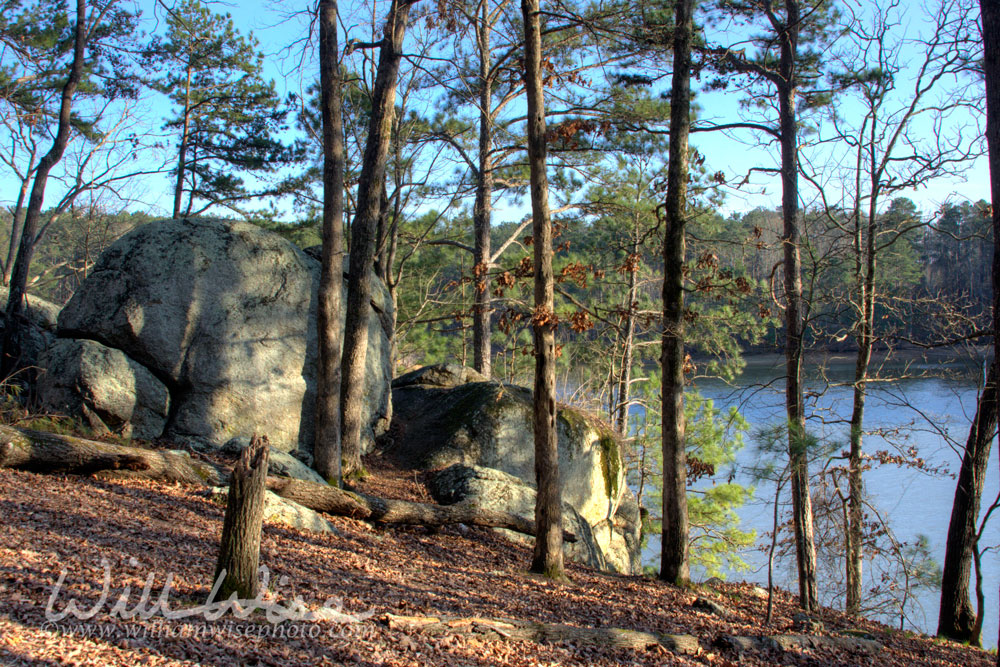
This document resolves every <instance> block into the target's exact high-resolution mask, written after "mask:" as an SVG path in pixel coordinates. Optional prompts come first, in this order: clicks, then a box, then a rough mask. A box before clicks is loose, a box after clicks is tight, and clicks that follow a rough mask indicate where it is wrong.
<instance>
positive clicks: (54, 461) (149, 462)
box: [0, 425, 577, 542]
mask: <svg viewBox="0 0 1000 667" xmlns="http://www.w3.org/2000/svg"><path fill="white" fill-rule="evenodd" d="M0 468H12V469H17V470H27V471H31V472H39V473H54V474H80V475H90V474H94V473H104V474H110V475H113V476H121V477H137V478H142V479H151V480H157V481H163V482H168V483H177V482H181V483H184V484H191V485H194V486H205V485H208V486H221V485H224V484H226V483H227V481H226V480H227V477H228V471H227V470H224V469H222V468H219V467H217V466H215V465H212V464H210V463H205V462H203V461H197V460H195V459H192V458H191V457H190V456H189V455H188V454H187V453H184V452H176V451H168V450H151V449H140V448H138V447H123V446H121V445H112V444H108V443H105V442H96V441H94V440H85V439H83V438H75V437H72V436H66V435H58V434H54V433H44V432H42V431H31V430H28V429H18V428H12V427H10V426H2V425H0ZM267 488H268V489H269V490H271V491H273V492H274V493H276V494H278V495H279V496H281V497H283V498H286V499H288V500H291V501H293V502H296V503H298V504H300V505H302V506H304V507H308V508H309V509H311V510H315V511H317V512H325V513H327V514H334V515H337V516H347V517H351V518H354V519H359V520H363V521H372V522H380V523H393V524H409V525H421V526H444V525H449V524H457V523H464V524H467V525H471V526H484V527H490V528H506V529H508V530H513V531H517V532H519V533H524V534H525V535H535V534H536V532H537V531H536V529H535V522H534V521H531V520H529V519H524V518H522V517H519V516H517V515H514V514H510V513H508V512H493V511H486V510H482V509H480V508H479V507H477V506H476V505H474V504H471V503H457V504H455V505H429V504H426V503H414V502H408V501H405V500H395V499H391V498H380V497H378V496H369V495H366V494H363V493H352V492H350V491H345V490H344V489H340V488H337V487H335V486H330V485H328V484H319V483H317V482H307V481H304V480H299V479H290V478H287V477H268V478H267ZM562 535H563V540H565V541H567V542H575V541H576V539H577V538H576V536H575V535H574V534H573V533H571V532H568V531H564V532H563V533H562Z"/></svg>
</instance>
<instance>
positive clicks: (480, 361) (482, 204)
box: [472, 0, 493, 377]
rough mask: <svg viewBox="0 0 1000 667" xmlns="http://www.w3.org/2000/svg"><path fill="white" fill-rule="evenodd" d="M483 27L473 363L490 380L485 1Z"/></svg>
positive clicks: (489, 121) (490, 177) (490, 178)
mask: <svg viewBox="0 0 1000 667" xmlns="http://www.w3.org/2000/svg"><path fill="white" fill-rule="evenodd" d="M480 21H481V23H480V25H479V26H477V31H476V33H477V34H476V36H477V39H478V42H479V44H478V47H477V48H478V49H479V161H478V165H479V173H478V174H477V179H476V203H475V207H474V208H473V214H472V219H473V226H474V228H475V236H476V239H475V248H474V249H475V258H474V266H473V267H472V274H473V277H474V281H473V284H474V286H475V289H474V294H473V306H472V363H473V367H474V368H475V369H476V370H477V371H478V372H480V373H482V374H483V375H485V376H486V377H490V374H491V373H492V370H493V369H492V363H493V359H492V346H491V345H490V342H491V341H490V339H491V336H490V334H491V333H492V331H491V327H490V315H491V313H492V309H491V304H490V300H491V299H490V289H489V269H490V251H491V248H490V228H491V216H492V209H493V167H492V165H491V156H490V152H491V150H492V148H493V116H492V111H491V109H492V106H493V91H492V85H493V78H492V76H491V74H490V65H491V60H490V22H489V3H488V2H487V1H486V0H481V15H480Z"/></svg>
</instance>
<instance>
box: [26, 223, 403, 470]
mask: <svg viewBox="0 0 1000 667" xmlns="http://www.w3.org/2000/svg"><path fill="white" fill-rule="evenodd" d="M319 269H320V267H319V262H318V261H317V260H316V259H314V258H313V257H311V256H310V255H309V254H307V253H305V252H303V251H302V250H300V249H298V248H297V247H296V246H295V245H294V244H292V243H290V242H289V241H286V240H285V239H283V238H282V237H280V236H278V235H277V234H274V233H271V232H268V231H266V230H263V229H260V228H259V227H256V226H253V225H250V224H247V223H241V222H234V221H224V220H215V219H192V220H187V219H184V220H163V221H159V222H153V223H150V224H148V225H144V226H143V227H140V228H138V229H136V230H134V231H132V232H131V233H129V234H127V235H126V236H124V237H122V238H121V239H119V240H118V241H117V242H115V243H114V244H113V245H112V246H111V247H109V248H108V250H107V251H106V252H105V253H104V254H103V255H102V256H101V257H100V259H99V260H98V261H97V263H96V265H95V266H94V268H93V270H92V271H91V273H90V275H89V276H88V278H87V280H86V281H85V282H84V283H83V285H81V286H80V288H79V289H78V290H77V292H76V294H74V295H73V298H72V299H70V301H69V302H68V303H67V304H66V306H65V308H63V310H62V312H61V313H60V315H59V320H58V329H57V335H58V336H60V337H61V338H65V339H77V340H86V341H92V342H93V343H95V344H96V343H99V344H100V346H102V349H101V348H95V347H94V346H93V345H91V344H87V345H84V344H80V343H72V344H71V343H70V342H68V341H64V342H62V343H60V345H59V346H58V348H57V349H55V350H53V352H52V353H51V354H49V355H48V356H47V363H48V368H47V372H48V376H49V378H48V379H47V380H46V381H45V384H44V385H43V387H44V388H45V389H44V391H42V392H41V396H40V398H41V400H42V402H43V404H44V405H46V406H47V407H48V408H50V409H53V410H58V411H63V412H69V413H71V414H80V413H85V410H84V409H83V408H84V407H85V408H86V410H89V411H91V412H93V413H96V414H97V415H99V416H100V418H101V420H102V421H105V420H106V419H107V421H110V422H111V423H108V424H107V425H108V427H109V428H116V427H117V426H118V424H119V423H120V422H122V421H123V420H124V421H130V420H131V422H132V428H133V433H136V428H137V426H136V424H135V423H134V418H135V415H136V414H139V413H142V414H145V412H144V411H146V410H147V409H148V408H149V406H148V405H147V403H148V401H147V397H146V396H145V395H140V394H139V393H135V394H134V395H133V397H134V401H133V403H132V406H131V410H132V411H131V417H130V416H129V415H130V413H129V406H128V405H126V404H127V403H128V398H127V396H128V391H129V388H128V386H123V387H122V388H121V389H122V391H121V393H120V394H116V397H115V400H114V401H113V403H114V404H115V405H116V406H117V407H116V410H115V411H114V417H111V416H110V415H111V412H112V411H110V410H108V409H107V404H108V403H109V402H110V401H104V402H103V403H101V402H99V401H96V399H95V398H94V397H93V395H94V394H101V393H102V392H104V393H108V391H105V390H103V389H102V390H98V389H97V388H99V387H102V386H107V385H110V384H111V383H112V382H113V381H112V380H110V379H109V380H107V381H106V382H104V384H103V385H102V381H97V380H96V377H97V374H96V369H97V368H98V367H99V366H100V364H98V363H96V362H95V361H94V359H96V358H97V357H99V356H103V358H105V359H108V360H112V359H114V361H113V362H112V361H108V363H107V364H105V365H114V366H116V367H122V368H124V367H128V368H129V369H132V370H133V371H134V374H135V377H138V376H139V375H141V374H142V373H141V371H139V370H138V369H140V368H141V369H145V371H146V372H148V374H149V375H151V376H152V377H154V378H155V379H156V380H157V381H158V382H159V383H160V385H161V386H162V387H164V388H165V389H166V391H167V392H168V393H169V409H168V410H167V412H166V419H165V420H164V422H163V424H162V427H161V428H160V432H159V433H157V432H156V431H157V427H156V426H155V425H153V424H152V421H150V420H147V421H146V422H144V425H143V427H142V428H141V429H139V430H140V431H141V432H142V433H143V434H144V435H146V436H149V435H163V436H166V437H169V438H171V439H174V440H177V441H181V442H188V443H190V444H192V445H194V446H208V447H211V446H214V447H218V446H221V445H223V443H226V442H227V441H229V440H230V439H231V438H233V437H237V436H249V435H251V434H253V433H254V432H258V433H264V434H266V435H267V436H268V438H269V439H270V442H271V444H272V445H273V446H274V447H275V448H276V449H279V450H283V451H297V452H298V453H299V454H300V455H301V456H304V457H306V458H308V453H309V452H310V451H311V449H312V436H313V409H314V399H313V395H314V392H315V366H316V319H315V317H316V292H317V286H318V284H319ZM373 282H374V283H375V284H376V287H375V290H374V296H373V298H372V312H371V315H370V320H369V350H368V364H367V369H366V384H367V387H366V391H365V397H366V403H365V406H364V413H365V415H366V418H367V422H366V423H367V424H368V425H369V428H368V429H367V432H366V433H365V440H366V444H367V445H368V447H369V448H370V446H371V444H372V443H373V442H374V439H375V437H376V435H377V434H378V433H379V432H381V431H383V430H384V429H385V428H386V427H387V425H388V419H389V416H390V406H389V400H390V396H389V382H390V379H391V361H390V349H389V330H388V329H387V325H391V321H392V316H391V314H392V303H391V300H390V298H389V296H388V292H387V291H386V290H385V288H384V287H383V286H382V285H381V282H379V281H373ZM98 349H101V351H100V353H98V352H96V351H95V350H98ZM108 350H110V351H108ZM84 376H86V379H85V377H84ZM146 380H148V378H146V377H145V376H143V382H145V381H146ZM125 384H126V385H128V382H126V383H125ZM147 384H152V383H151V382H150V383H147ZM73 387H81V389H80V392H79V396H78V397H72V396H69V395H68V393H69V392H71V388H73ZM87 387H91V389H87ZM88 392H89V394H88ZM156 405H157V406H159V403H158V402H157V403H156ZM81 406H82V407H81ZM157 409H158V407H157ZM154 411H155V410H154ZM81 416H83V415H81Z"/></svg>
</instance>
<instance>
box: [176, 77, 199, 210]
mask: <svg viewBox="0 0 1000 667" xmlns="http://www.w3.org/2000/svg"><path fill="white" fill-rule="evenodd" d="M193 70H194V67H193V65H191V63H188V67H187V84H186V85H185V89H184V122H183V125H182V126H181V145H180V148H178V150H177V178H176V179H175V180H174V213H173V217H174V219H177V218H179V217H181V200H182V199H183V198H184V172H185V171H187V150H188V143H189V142H190V140H191V76H192V72H193ZM191 196H192V197H194V186H193V185H192V187H191ZM190 209H191V202H190V201H189V202H188V210H190Z"/></svg>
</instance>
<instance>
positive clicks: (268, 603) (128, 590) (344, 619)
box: [45, 557, 375, 623]
mask: <svg viewBox="0 0 1000 667" xmlns="http://www.w3.org/2000/svg"><path fill="white" fill-rule="evenodd" d="M129 564H130V565H131V566H133V567H135V566H137V565H138V564H139V563H138V561H137V560H136V559H135V558H134V557H133V558H130V559H129ZM101 567H102V568H103V569H104V581H103V586H102V587H101V597H100V598H99V599H98V600H97V602H95V603H94V604H93V605H92V606H91V607H89V608H82V607H81V604H82V603H81V602H80V601H79V600H77V599H76V598H70V599H69V600H67V601H66V604H65V606H64V607H63V608H62V609H61V610H60V611H56V603H57V601H58V600H59V597H60V594H61V593H62V590H63V585H64V583H65V581H66V570H62V571H61V572H60V573H59V579H58V581H56V584H55V586H54V587H53V589H52V593H51V595H49V600H48V603H47V604H46V605H45V618H46V620H48V621H51V622H57V621H61V620H63V619H64V618H67V617H69V616H72V617H73V618H75V619H78V620H81V621H86V620H89V619H91V618H94V617H95V616H97V615H98V614H99V613H101V610H102V609H104V608H105V606H106V605H107V604H108V601H109V600H110V598H111V563H110V562H109V561H108V559H107V558H102V559H101ZM257 573H258V576H259V582H260V586H259V590H260V591H261V592H260V593H258V594H257V597H255V598H252V599H249V600H247V599H241V598H239V596H238V594H237V593H233V594H232V595H230V596H229V597H228V598H227V599H225V600H216V597H217V596H218V594H219V589H220V588H221V586H222V582H223V580H224V579H225V577H226V571H225V570H222V571H221V572H219V576H218V577H216V579H215V584H214V585H213V586H212V590H211V592H209V594H208V598H207V599H206V601H205V604H202V605H198V606H193V607H182V608H177V609H173V608H171V604H170V593H171V591H172V586H173V579H174V575H173V573H172V572H169V573H167V578H166V581H164V583H163V588H162V589H160V594H159V596H157V598H156V600H155V601H153V602H152V603H151V602H150V597H151V595H152V592H153V581H154V578H155V577H154V575H155V573H154V572H150V573H149V574H148V575H147V576H146V581H145V584H144V585H143V587H142V592H141V593H140V594H139V599H138V600H137V601H136V602H135V604H133V605H131V606H130V598H131V597H132V587H131V586H130V585H128V584H126V585H125V588H124V589H122V591H121V593H120V594H119V595H118V598H117V599H116V600H115V602H114V603H113V605H112V607H111V609H110V611H109V612H108V614H109V615H110V616H111V617H112V618H121V619H124V620H129V619H133V618H139V619H141V620H144V621H145V620H149V619H151V618H153V617H155V616H157V615H159V616H162V617H163V618H166V619H169V620H179V619H184V618H191V617H193V616H198V615H200V616H202V618H204V619H205V620H206V621H214V620H216V619H218V618H221V617H222V616H223V615H225V614H226V613H227V612H232V613H233V615H235V616H236V617H237V618H240V619H246V618H248V617H249V616H250V615H251V614H253V613H254V612H255V611H258V610H263V611H264V613H265V616H266V618H267V620H268V621H269V622H271V623H281V622H283V621H334V622H336V623H358V622H361V621H364V620H367V619H369V618H371V617H372V616H373V615H374V613H375V612H374V611H367V612H363V613H360V614H349V613H346V612H344V611H343V601H342V600H341V599H340V598H337V597H333V598H328V599H327V600H326V602H325V603H324V604H323V606H322V607H320V608H319V609H315V610H314V609H310V608H309V606H307V605H306V602H305V601H304V600H303V599H302V598H301V597H299V596H298V595H294V596H293V597H292V599H291V601H289V602H288V603H287V604H281V603H279V602H277V601H273V600H265V599H263V597H262V595H264V591H267V590H268V585H269V584H270V581H271V572H270V570H268V569H267V566H265V565H261V566H260V568H259V569H258V571H257ZM277 584H278V587H281V586H286V585H288V577H286V576H282V577H281V578H279V579H278V581H277Z"/></svg>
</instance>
